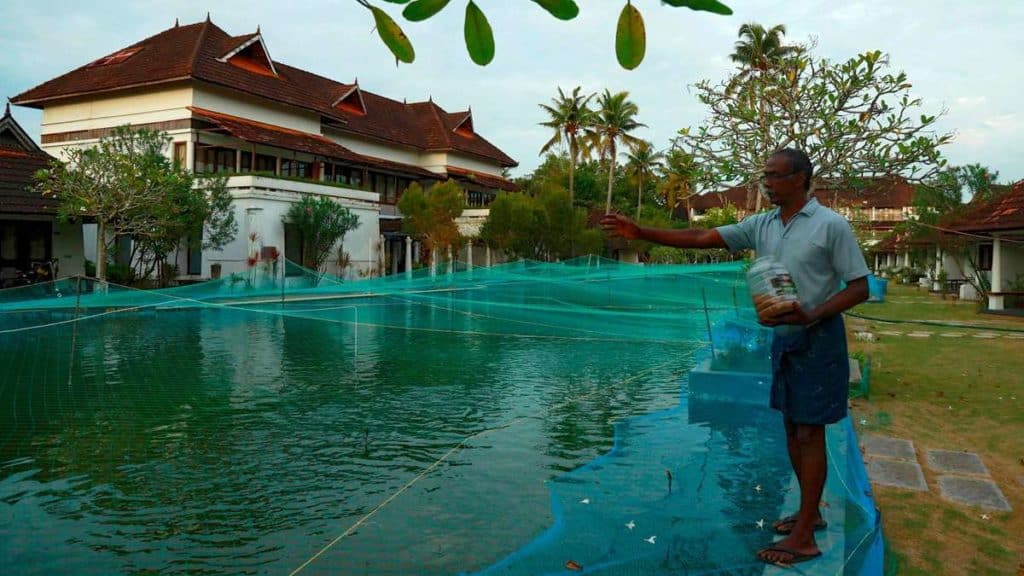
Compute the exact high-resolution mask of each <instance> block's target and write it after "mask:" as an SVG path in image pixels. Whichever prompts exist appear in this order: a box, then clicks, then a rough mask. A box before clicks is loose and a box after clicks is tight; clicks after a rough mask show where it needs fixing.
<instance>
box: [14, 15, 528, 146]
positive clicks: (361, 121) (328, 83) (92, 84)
mask: <svg viewBox="0 0 1024 576" xmlns="http://www.w3.org/2000/svg"><path fill="white" fill-rule="evenodd" d="M256 36H257V34H244V35H241V36H230V35H229V34H228V33H226V32H225V31H224V30H222V29H221V28H219V27H218V26H216V25H215V24H213V23H212V22H210V21H209V20H207V21H205V22H200V23H197V24H189V25H187V26H175V27H173V28H169V29H167V30H164V31H163V32H160V33H159V34H156V35H154V36H150V37H149V38H146V39H145V40H142V41H140V42H137V43H135V44H132V45H131V46H128V47H127V48H125V49H124V50H122V51H119V52H124V51H126V50H134V49H138V50H137V51H136V52H135V53H133V54H132V55H131V56H129V57H128V58H125V59H124V60H122V61H116V62H114V63H110V64H103V65H97V63H98V62H100V61H96V62H94V63H90V64H87V65H85V66H82V67H80V68H77V69H75V70H72V71H71V72H68V73H67V74H64V75H61V76H58V77H57V78H54V79H52V80H49V81H47V82H44V83H43V84H40V85H39V86H36V87H35V88H32V89H30V90H27V91H25V92H23V93H21V94H19V95H18V96H16V97H15V98H14V99H13V100H12V101H13V102H14V103H15V104H21V105H25V106H33V107H37V108H41V107H43V106H44V105H45V103H47V102H49V101H54V100H60V99H64V98H69V97H74V96H79V95H85V94H94V93H99V92H108V91H112V90H120V89H125V88H131V87H139V86H147V85H152V84H160V83H166V82H174V81H184V80H199V81H202V82H206V83H209V84H213V85H218V86H223V87H225V88H229V89H232V90H237V91H240V92H244V93H247V94H252V95H256V96H259V97H262V98H266V99H269V100H272V101H275V102H280V103H283V104H287V105H290V106H294V107H297V108H301V109H305V110H308V111H311V112H315V113H317V114H319V115H320V116H322V117H324V118H326V119H327V120H328V122H329V123H331V124H332V125H333V126H335V127H336V128H337V129H339V130H342V131H347V132H352V133H355V134H360V135H363V136H367V137H370V138H375V139H379V140H384V141H388V142H392V143H395V144H400V145H405V146H410V147H413V148H417V149H420V150H437V151H455V152H461V153H465V154H470V155H474V156H480V157H483V158H486V159H489V160H492V161H495V162H497V163H499V164H500V165H502V166H516V165H517V163H516V161H515V160H513V159H512V158H510V157H509V156H508V155H507V154H505V153H504V152H502V151H501V150H500V149H499V148H497V147H496V146H494V145H493V144H491V143H490V142H489V141H487V140H486V139H485V138H483V137H482V136H480V135H478V134H473V133H470V134H466V133H464V131H463V130H460V131H459V132H455V131H454V128H455V126H456V125H458V123H459V122H461V121H462V120H464V119H465V117H466V115H467V114H468V112H467V113H448V112H446V111H444V110H443V109H441V108H440V107H439V106H437V105H436V104H434V103H433V102H420V103H415V104H405V103H402V102H398V101H395V100H392V99H390V98H385V97H383V96H380V95H377V94H373V93H372V92H367V91H361V94H362V97H363V101H364V103H365V105H366V113H365V114H358V113H353V112H351V111H350V110H346V109H344V108H343V107H335V106H334V104H335V103H336V102H337V101H338V99H339V98H341V97H342V96H344V95H345V94H347V93H349V92H350V91H351V90H352V88H353V86H354V85H353V84H345V83H342V82H337V81H335V80H331V79H329V78H324V77H323V76H318V75H316V74H313V73H311V72H307V71H305V70H301V69H299V68H293V67H291V66H288V65H286V64H282V63H280V62H273V66H274V69H275V71H276V72H277V74H276V75H274V74H269V73H259V72H258V71H254V70H253V69H251V67H250V66H241V65H236V63H232V62H231V61H230V60H228V61H221V58H223V57H224V56H226V55H227V54H229V53H230V52H232V51H233V50H235V49H237V48H238V47H240V46H242V45H243V44H244V43H245V42H247V41H249V40H252V39H253V38H254V37H256ZM101 60H103V59H101Z"/></svg>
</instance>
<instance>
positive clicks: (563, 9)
mask: <svg viewBox="0 0 1024 576" xmlns="http://www.w3.org/2000/svg"><path fill="white" fill-rule="evenodd" d="M533 1H534V2H536V3H537V4H538V5H539V6H540V7H541V8H543V9H545V10H547V11H548V12H550V13H551V15H552V16H554V17H555V18H558V19H559V20H572V19H573V18H575V17H576V16H577V15H578V14H579V13H580V7H579V6H577V5H576V2H574V1H573V0H533Z"/></svg>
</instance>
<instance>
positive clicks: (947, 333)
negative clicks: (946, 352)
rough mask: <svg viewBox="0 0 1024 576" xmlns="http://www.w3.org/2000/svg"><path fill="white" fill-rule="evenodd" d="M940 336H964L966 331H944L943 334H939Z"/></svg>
mask: <svg viewBox="0 0 1024 576" xmlns="http://www.w3.org/2000/svg"><path fill="white" fill-rule="evenodd" d="M939 336H942V337H943V338H963V337H964V333H963V332H942V333H941V334H939Z"/></svg>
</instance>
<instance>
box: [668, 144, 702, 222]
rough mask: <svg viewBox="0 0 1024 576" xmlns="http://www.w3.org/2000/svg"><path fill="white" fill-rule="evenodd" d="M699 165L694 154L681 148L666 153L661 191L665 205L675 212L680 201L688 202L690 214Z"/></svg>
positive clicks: (687, 211)
mask: <svg viewBox="0 0 1024 576" xmlns="http://www.w3.org/2000/svg"><path fill="white" fill-rule="evenodd" d="M699 171H700V169H699V167H698V166H697V164H696V161H695V159H694V157H693V154H690V153H688V152H686V151H685V150H682V149H681V148H672V149H671V150H669V151H668V153H667V154H666V155H665V162H664V167H663V168H662V170H661V177H662V180H661V185H660V188H661V193H662V194H663V195H664V196H665V207H666V208H667V209H668V211H669V214H674V213H675V209H676V207H678V206H679V203H680V202H683V201H685V202H686V215H687V216H686V217H687V218H689V217H690V216H689V215H690V198H692V197H693V196H694V194H696V192H695V190H694V181H695V180H696V179H697V178H698V175H699Z"/></svg>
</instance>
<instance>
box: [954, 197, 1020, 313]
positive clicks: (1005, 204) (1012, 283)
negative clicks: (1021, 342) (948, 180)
mask: <svg viewBox="0 0 1024 576" xmlns="http://www.w3.org/2000/svg"><path fill="white" fill-rule="evenodd" d="M950 228H951V230H952V232H951V233H953V234H956V233H959V234H960V235H964V234H969V235H970V236H966V238H970V239H971V241H970V244H971V246H970V247H969V250H972V251H975V250H976V251H977V254H978V258H977V260H976V262H977V263H978V267H979V269H980V270H981V271H984V272H987V277H988V280H989V284H990V286H991V289H990V291H989V293H988V309H989V310H1005V309H1008V308H1024V180H1021V181H1020V182H1017V183H1016V184H1014V185H1013V186H1012V187H1011V188H1010V189H1009V191H1007V192H1004V193H1003V194H1000V195H999V196H998V197H996V198H995V199H994V200H991V201H989V202H983V203H981V204H979V205H978V206H976V207H975V208H974V209H972V210H969V211H968V212H967V213H966V214H964V216H963V217H962V218H960V219H959V220H958V221H957V222H956V223H955V224H953V225H952V226H950Z"/></svg>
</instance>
